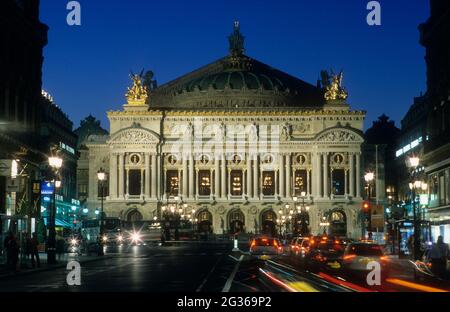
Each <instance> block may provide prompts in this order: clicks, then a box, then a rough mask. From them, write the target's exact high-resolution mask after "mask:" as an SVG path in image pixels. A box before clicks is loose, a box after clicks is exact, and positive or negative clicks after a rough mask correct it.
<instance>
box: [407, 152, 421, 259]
mask: <svg viewBox="0 0 450 312" xmlns="http://www.w3.org/2000/svg"><path fill="white" fill-rule="evenodd" d="M419 163H420V159H419V157H415V156H412V157H409V158H407V160H406V166H407V167H408V168H409V169H410V178H411V182H410V183H409V188H410V190H411V206H412V209H413V219H414V220H413V226H414V247H413V258H414V260H419V258H420V255H419V254H420V227H419V223H418V217H417V209H416V189H420V188H421V184H422V183H421V182H420V181H415V178H416V169H417V167H418V166H419Z"/></svg>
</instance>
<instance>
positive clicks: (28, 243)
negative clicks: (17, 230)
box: [24, 232, 31, 265]
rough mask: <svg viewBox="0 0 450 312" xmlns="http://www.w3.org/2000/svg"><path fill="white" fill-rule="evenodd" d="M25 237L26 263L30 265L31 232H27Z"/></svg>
mask: <svg viewBox="0 0 450 312" xmlns="http://www.w3.org/2000/svg"><path fill="white" fill-rule="evenodd" d="M24 237H25V248H24V253H25V259H26V263H27V265H28V260H30V255H31V236H30V234H28V233H26V232H25V234H24Z"/></svg>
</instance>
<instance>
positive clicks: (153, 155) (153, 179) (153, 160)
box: [151, 154, 158, 199]
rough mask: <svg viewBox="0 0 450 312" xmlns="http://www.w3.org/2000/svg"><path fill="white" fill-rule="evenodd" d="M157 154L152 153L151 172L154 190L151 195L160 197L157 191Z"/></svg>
mask: <svg viewBox="0 0 450 312" xmlns="http://www.w3.org/2000/svg"><path fill="white" fill-rule="evenodd" d="M156 161H157V160H156V154H152V172H151V174H152V186H151V187H152V191H151V197H152V198H155V199H156V198H158V196H157V193H156V185H157V182H156V181H157V172H156V170H157V169H156V167H157V164H156Z"/></svg>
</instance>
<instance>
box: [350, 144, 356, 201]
mask: <svg viewBox="0 0 450 312" xmlns="http://www.w3.org/2000/svg"><path fill="white" fill-rule="evenodd" d="M349 166H350V173H349V174H350V178H349V184H350V196H352V197H355V155H354V154H353V153H349Z"/></svg>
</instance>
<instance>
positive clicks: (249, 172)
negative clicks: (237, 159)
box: [247, 154, 253, 198]
mask: <svg viewBox="0 0 450 312" xmlns="http://www.w3.org/2000/svg"><path fill="white" fill-rule="evenodd" d="M251 157H252V156H251V155H250V154H247V196H248V198H252V197H253V194H252V193H253V185H252V184H253V182H252V177H253V174H252V159H251Z"/></svg>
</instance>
